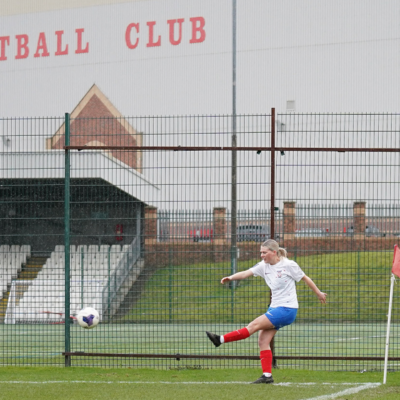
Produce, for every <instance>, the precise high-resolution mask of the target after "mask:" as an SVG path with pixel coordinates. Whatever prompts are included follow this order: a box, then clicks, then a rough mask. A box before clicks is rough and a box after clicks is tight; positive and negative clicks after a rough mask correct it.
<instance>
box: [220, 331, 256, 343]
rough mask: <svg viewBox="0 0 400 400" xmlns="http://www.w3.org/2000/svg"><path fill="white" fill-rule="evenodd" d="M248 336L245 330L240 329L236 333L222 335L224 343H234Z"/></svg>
mask: <svg viewBox="0 0 400 400" xmlns="http://www.w3.org/2000/svg"><path fill="white" fill-rule="evenodd" d="M249 336H250V333H249V331H248V330H247V328H242V329H239V330H237V331H233V332H229V333H227V334H226V335H224V343H229V342H236V341H237V340H243V339H247V338H248V337H249Z"/></svg>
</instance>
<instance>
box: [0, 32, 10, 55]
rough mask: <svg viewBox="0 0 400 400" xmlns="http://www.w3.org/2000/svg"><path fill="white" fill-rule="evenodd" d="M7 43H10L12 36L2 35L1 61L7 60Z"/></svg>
mask: <svg viewBox="0 0 400 400" xmlns="http://www.w3.org/2000/svg"><path fill="white" fill-rule="evenodd" d="M6 45H7V46H9V45H10V36H1V37H0V61H4V60H7V57H6Z"/></svg>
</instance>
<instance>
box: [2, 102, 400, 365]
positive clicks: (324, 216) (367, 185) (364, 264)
mask: <svg viewBox="0 0 400 400" xmlns="http://www.w3.org/2000/svg"><path fill="white" fill-rule="evenodd" d="M89 104H90V101H89ZM77 110H78V111H76V112H74V113H72V114H71V115H69V114H67V115H66V116H65V118H50V119H45V118H24V119H22V118H21V119H3V120H0V134H1V135H2V137H3V141H2V142H0V147H1V148H0V151H1V152H2V157H1V162H2V164H1V169H0V170H1V176H0V219H1V224H0V238H1V239H0V296H1V299H0V346H1V356H0V357H1V364H2V365H54V366H61V365H65V366H71V365H72V366H76V365H86V366H113V367H118V366H123V367H126V366H129V367H155V368H177V369H179V368H193V369H196V368H222V367H223V368H229V367H244V366H246V367H257V368H258V366H259V357H258V347H257V338H256V337H255V336H256V335H254V337H251V338H249V339H248V340H246V341H242V342H237V343H230V344H229V345H226V346H222V347H220V348H218V349H217V350H216V349H214V347H213V346H212V345H210V342H209V341H208V339H207V337H206V335H205V331H206V330H208V331H213V332H216V333H221V334H223V333H226V332H228V331H231V330H234V329H239V328H242V327H243V326H245V325H247V323H249V322H250V321H251V320H253V319H254V318H255V317H257V316H259V315H261V314H263V313H264V312H265V311H266V309H267V306H268V304H269V301H270V292H269V289H268V288H267V287H266V286H265V283H264V282H262V281H261V280H260V279H257V278H249V279H248V280H246V281H241V282H240V284H238V285H234V286H233V285H231V286H223V285H220V283H219V282H220V279H221V278H222V277H223V276H227V275H230V274H231V273H233V272H236V271H240V270H244V269H248V268H250V267H252V266H253V265H254V264H256V263H257V262H258V260H259V248H260V243H262V242H263V241H264V240H266V239H268V238H271V237H273V238H275V239H276V240H277V241H278V242H279V243H280V245H281V246H282V247H285V248H286V249H287V250H288V252H289V257H290V258H292V259H294V260H296V261H297V262H298V263H299V265H300V266H301V267H302V269H303V270H304V272H305V273H306V274H307V275H309V276H310V277H311V278H312V279H313V280H314V281H315V282H316V284H317V285H318V287H320V288H321V290H323V291H325V292H327V293H328V304H327V305H325V306H321V305H320V304H319V303H318V300H317V299H316V297H315V296H314V294H313V293H312V292H311V291H310V290H309V289H307V288H306V287H305V285H303V283H302V282H300V283H299V284H298V285H297V291H298V296H299V303H300V309H299V314H298V317H297V320H296V322H295V323H294V324H293V325H291V326H290V327H287V328H285V329H282V330H280V331H279V333H278V334H277V335H276V337H275V340H274V356H275V363H276V364H277V366H279V367H291V368H308V369H326V370H364V369H366V370H381V369H382V368H383V361H382V360H383V355H384V347H385V336H386V315H387V308H388V297H389V286H390V269H391V262H392V256H393V246H394V244H399V235H400V206H399V204H398V199H399V198H400V193H399V191H400V185H399V175H398V171H399V166H400V155H399V152H400V150H399V149H400V136H399V132H400V117H399V116H398V115H389V114H376V115H371V114H368V115H366V114H365V115H364V114H359V115H354V114H294V113H293V114H276V115H275V112H274V110H273V112H272V113H271V115H241V116H185V117H148V118H144V117H143V118H128V117H126V118H125V117H121V116H119V117H111V116H104V117H96V118H94V117H91V116H90V110H88V109H87V108H85V107H82V108H80V109H79V108H78V109H77ZM233 120H235V123H233ZM233 156H234V157H233ZM233 160H236V161H235V162H233ZM233 164H235V165H233ZM399 300H400V299H399V293H398V291H397V290H395V299H394V304H396V302H397V303H398V302H399ZM85 306H91V307H94V308H96V309H97V310H98V311H99V314H100V320H101V322H100V324H99V326H98V327H96V328H95V329H93V330H84V329H82V328H80V327H79V326H78V324H77V323H76V316H77V313H78V311H79V310H80V309H81V308H83V307H85ZM399 317H400V316H399V313H398V311H396V307H395V308H394V311H393V317H392V331H391V332H392V333H391V347H390V353H389V357H390V362H389V368H390V369H393V370H398V361H399V360H400V355H399V353H398V348H399V341H398V338H399V328H400V325H399V323H400V320H399Z"/></svg>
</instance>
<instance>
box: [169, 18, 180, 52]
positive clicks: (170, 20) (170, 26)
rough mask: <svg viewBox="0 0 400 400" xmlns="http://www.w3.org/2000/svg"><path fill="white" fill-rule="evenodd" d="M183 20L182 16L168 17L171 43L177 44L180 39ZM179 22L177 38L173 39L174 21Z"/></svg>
mask: <svg viewBox="0 0 400 400" xmlns="http://www.w3.org/2000/svg"><path fill="white" fill-rule="evenodd" d="M183 21H184V19H183V18H180V19H169V20H168V21H167V22H168V24H169V42H170V43H171V44H172V45H173V46H176V45H177V44H179V43H180V42H181V40H182V22H183ZM176 22H177V23H178V24H179V37H178V39H177V40H175V35H174V33H175V29H174V26H175V23H176Z"/></svg>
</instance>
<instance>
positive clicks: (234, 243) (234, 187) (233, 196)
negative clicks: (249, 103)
mask: <svg viewBox="0 0 400 400" xmlns="http://www.w3.org/2000/svg"><path fill="white" fill-rule="evenodd" d="M236 146H237V137H236V0H232V148H233V150H232V194H231V203H232V205H231V274H232V275H233V274H235V273H236V271H237V236H236V226H237V151H236V149H235V148H236ZM231 283H232V285H231V287H232V289H234V288H235V283H236V282H235V281H233V282H231Z"/></svg>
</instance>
